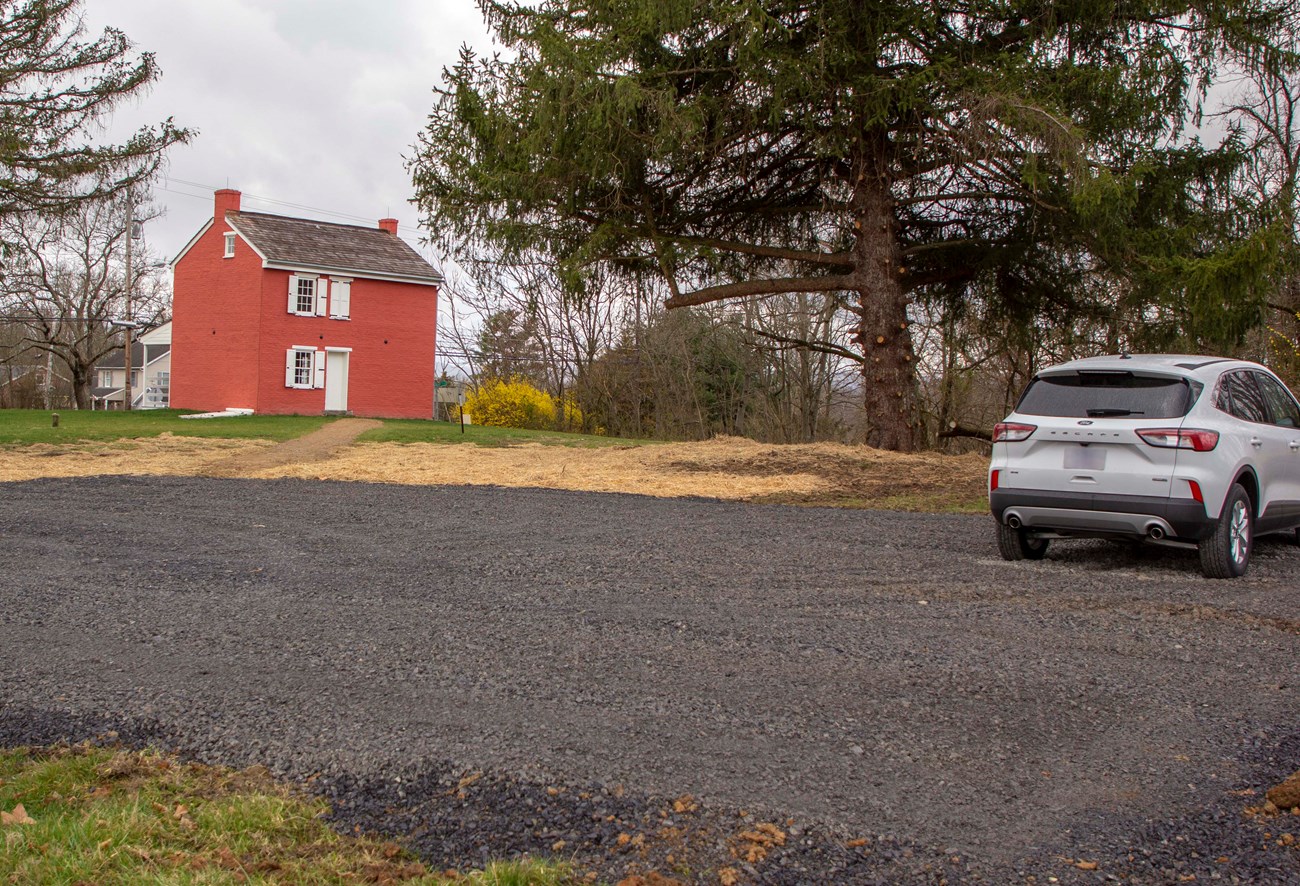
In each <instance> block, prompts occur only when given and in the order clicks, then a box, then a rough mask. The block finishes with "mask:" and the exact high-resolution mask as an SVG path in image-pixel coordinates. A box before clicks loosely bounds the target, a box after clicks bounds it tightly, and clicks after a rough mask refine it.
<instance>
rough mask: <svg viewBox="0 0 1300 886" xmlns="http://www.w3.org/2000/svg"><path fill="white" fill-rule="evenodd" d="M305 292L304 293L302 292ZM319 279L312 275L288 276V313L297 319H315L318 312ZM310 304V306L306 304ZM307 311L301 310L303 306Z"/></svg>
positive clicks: (319, 305)
mask: <svg viewBox="0 0 1300 886" xmlns="http://www.w3.org/2000/svg"><path fill="white" fill-rule="evenodd" d="M304 290H306V291H304ZM320 294H321V293H320V278H319V277H317V276H315V275H314V274H290V275H289V313H290V314H296V315H297V316H299V317H315V316H316V315H317V314H318V313H319V312H320V310H319V309H320V307H321V304H320V302H319V299H320ZM307 302H310V304H307ZM304 304H307V309H306V310H303V305H304Z"/></svg>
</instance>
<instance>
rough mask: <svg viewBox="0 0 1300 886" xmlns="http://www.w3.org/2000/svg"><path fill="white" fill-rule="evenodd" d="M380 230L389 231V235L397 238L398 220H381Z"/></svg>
mask: <svg viewBox="0 0 1300 886" xmlns="http://www.w3.org/2000/svg"><path fill="white" fill-rule="evenodd" d="M379 229H380V230H381V231H387V232H388V233H390V234H392V235H393V236H394V237H396V236H397V219H395V218H381V219H380V220H379Z"/></svg>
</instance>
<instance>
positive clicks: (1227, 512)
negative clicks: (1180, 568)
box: [1198, 483, 1255, 578]
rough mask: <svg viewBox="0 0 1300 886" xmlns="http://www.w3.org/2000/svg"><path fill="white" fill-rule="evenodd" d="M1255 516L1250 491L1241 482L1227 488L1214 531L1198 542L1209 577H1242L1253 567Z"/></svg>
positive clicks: (1202, 565)
mask: <svg viewBox="0 0 1300 886" xmlns="http://www.w3.org/2000/svg"><path fill="white" fill-rule="evenodd" d="M1254 529H1255V518H1254V515H1253V513H1252V509H1251V503H1250V495H1249V494H1247V492H1246V490H1245V488H1243V487H1242V485H1241V484H1240V483H1236V484H1234V485H1233V487H1232V489H1230V490H1228V497H1227V498H1226V499H1224V502H1223V511H1222V512H1221V513H1220V514H1219V521H1218V523H1217V524H1216V525H1215V527H1214V534H1213V535H1211V536H1210V537H1209V538H1207V539H1204V540H1203V541H1201V543H1200V544H1199V546H1198V547H1199V548H1200V550H1201V572H1203V573H1205V577H1206V578H1240V577H1241V576H1243V575H1245V574H1246V570H1247V569H1248V568H1249V567H1250V552H1251V549H1252V548H1253V547H1254Z"/></svg>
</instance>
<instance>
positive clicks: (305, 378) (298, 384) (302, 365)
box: [284, 345, 325, 391]
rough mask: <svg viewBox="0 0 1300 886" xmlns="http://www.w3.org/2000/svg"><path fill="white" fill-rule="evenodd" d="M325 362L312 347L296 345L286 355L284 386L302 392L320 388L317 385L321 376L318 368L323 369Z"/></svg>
mask: <svg viewBox="0 0 1300 886" xmlns="http://www.w3.org/2000/svg"><path fill="white" fill-rule="evenodd" d="M324 362H325V361H324V360H323V359H321V358H320V357H319V356H317V351H316V348H315V347H313V346H312V345H294V346H293V347H291V348H289V350H288V351H287V352H286V353H285V376H284V386H285V387H286V388H295V389H297V390H302V391H309V390H311V389H312V388H316V387H319V385H318V384H317V383H316V377H317V375H318V374H320V373H319V369H318V366H320V368H323V367H324Z"/></svg>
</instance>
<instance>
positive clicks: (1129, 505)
mask: <svg viewBox="0 0 1300 886" xmlns="http://www.w3.org/2000/svg"><path fill="white" fill-rule="evenodd" d="M989 505H990V507H991V508H992V510H993V516H994V517H995V518H996V519H997V520H998V522H999V523H1004V522H1006V520H1007V518H1008V517H1010V516H1015V517H1017V518H1018V519H1019V520H1020V522H1021V524H1022V525H1024V526H1026V527H1029V528H1031V529H1041V530H1052V531H1060V532H1065V533H1077V534H1079V535H1118V536H1145V535H1147V534H1148V533H1149V531H1150V528H1151V527H1152V526H1153V525H1154V526H1159V527H1160V529H1161V532H1163V533H1164V535H1166V536H1169V537H1174V538H1182V539H1187V540H1189V541H1200V540H1201V539H1203V538H1208V537H1209V536H1210V535H1212V534H1213V533H1214V527H1215V523H1216V522H1217V521H1215V520H1214V519H1212V518H1211V517H1208V516H1206V513H1205V505H1203V504H1201V503H1200V502H1198V501H1195V500H1193V499H1179V498H1158V497H1155V496H1145V495H1095V494H1090V493H1084V492H1038V491H1034V490H1029V489H997V490H994V491H993V492H991V493H989Z"/></svg>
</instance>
